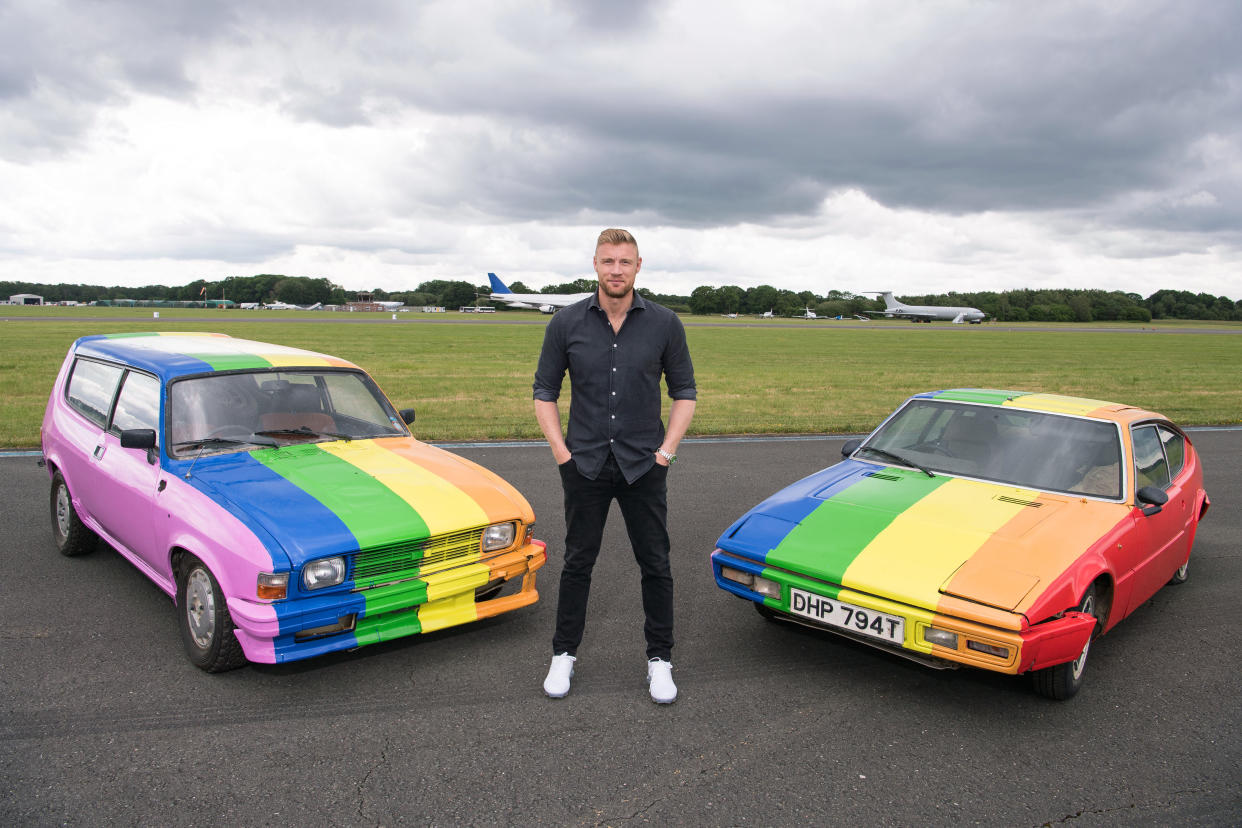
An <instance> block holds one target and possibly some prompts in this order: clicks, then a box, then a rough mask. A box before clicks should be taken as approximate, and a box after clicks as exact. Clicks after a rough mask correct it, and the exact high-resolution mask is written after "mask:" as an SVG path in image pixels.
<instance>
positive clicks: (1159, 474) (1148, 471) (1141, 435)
mask: <svg viewBox="0 0 1242 828" xmlns="http://www.w3.org/2000/svg"><path fill="white" fill-rule="evenodd" d="M1130 434H1131V437H1130V439H1131V440H1133V442H1134V480H1135V484H1136V488H1137V489H1141V488H1143V487H1144V486H1159V487H1160V488H1162V489H1165V488H1168V486H1169V481H1170V479H1171V478H1170V476H1169V463H1168V461H1167V460H1166V459H1165V456H1164V445H1163V443H1162V442H1161V440H1160V435H1159V434H1158V433H1157V431H1156V427H1155V426H1154V425H1146V426H1138V427H1137V428H1135V429H1133V430H1132V431H1131V433H1130Z"/></svg>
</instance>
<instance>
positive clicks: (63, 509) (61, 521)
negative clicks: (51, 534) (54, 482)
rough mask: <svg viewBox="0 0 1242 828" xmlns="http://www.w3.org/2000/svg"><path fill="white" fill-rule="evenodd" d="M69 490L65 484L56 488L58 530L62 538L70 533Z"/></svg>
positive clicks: (70, 507)
mask: <svg viewBox="0 0 1242 828" xmlns="http://www.w3.org/2000/svg"><path fill="white" fill-rule="evenodd" d="M72 508H73V507H72V506H70V505H69V490H68V489H67V488H65V487H64V486H58V487H57V488H56V530H57V531H58V532H60V536H61V537H62V538H64V537H68V535H69V510H70V509H72Z"/></svg>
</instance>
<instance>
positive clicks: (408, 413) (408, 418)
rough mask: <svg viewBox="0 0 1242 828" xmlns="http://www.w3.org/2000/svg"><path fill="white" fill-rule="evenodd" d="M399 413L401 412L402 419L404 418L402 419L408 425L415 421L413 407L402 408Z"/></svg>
mask: <svg viewBox="0 0 1242 828" xmlns="http://www.w3.org/2000/svg"><path fill="white" fill-rule="evenodd" d="M397 413H399V414H400V415H401V419H402V421H403V422H404V423H405V424H406V425H411V424H413V422H414V409H412V408H403V409H401V410H400V411H399V412H397Z"/></svg>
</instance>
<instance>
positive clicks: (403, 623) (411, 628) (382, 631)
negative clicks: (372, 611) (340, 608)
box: [354, 612, 423, 647]
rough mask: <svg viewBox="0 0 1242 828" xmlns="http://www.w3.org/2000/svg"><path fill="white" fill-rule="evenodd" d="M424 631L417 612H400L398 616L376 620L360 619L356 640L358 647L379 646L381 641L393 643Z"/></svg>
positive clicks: (385, 616)
mask: <svg viewBox="0 0 1242 828" xmlns="http://www.w3.org/2000/svg"><path fill="white" fill-rule="evenodd" d="M422 631H423V625H422V624H421V623H419V621H418V613H417V612H400V613H397V614H396V615H380V616H376V617H375V618H360V619H358V626H357V628H355V630H354V638H355V639H357V641H358V646H360V647H361V646H365V645H367V644H378V643H379V642H381V641H392V640H393V639H394V638H401V637H402V636H406V635H417V634H418V633H420V632H422Z"/></svg>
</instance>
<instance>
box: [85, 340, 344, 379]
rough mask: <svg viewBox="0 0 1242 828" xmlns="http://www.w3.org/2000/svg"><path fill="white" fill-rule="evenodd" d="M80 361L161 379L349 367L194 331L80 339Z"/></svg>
mask: <svg viewBox="0 0 1242 828" xmlns="http://www.w3.org/2000/svg"><path fill="white" fill-rule="evenodd" d="M73 347H74V351H75V352H76V353H77V354H78V355H81V356H93V357H98V358H100V359H107V360H112V361H115V362H122V363H125V364H126V365H132V366H133V367H135V368H139V369H141V370H144V371H149V372H151V373H152V374H155V375H156V376H158V377H160V378H161V379H164V380H169V379H172V378H174V377H179V376H184V375H187V374H203V373H210V372H212V371H236V370H254V369H263V368H273V367H276V368H295V367H296V368H322V367H335V368H353V369H355V370H361V369H359V368H358V366H356V365H354V364H353V363H352V362H349V361H348V360H344V359H340V358H339V357H334V356H328V355H327V354H320V353H316V352H314V351H306V350H303V349H301V348H290V347H287V346H285V345H273V344H271V343H268V342H255V341H254V340H250V339H236V338H234V337H231V336H229V335H227V334H220V333H199V332H180V331H178V332H169V333H146V332H143V333H121V334H99V335H97V336H84V337H82V338H81V339H79V340H77V341H76V342H75V343H74V344H73Z"/></svg>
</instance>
